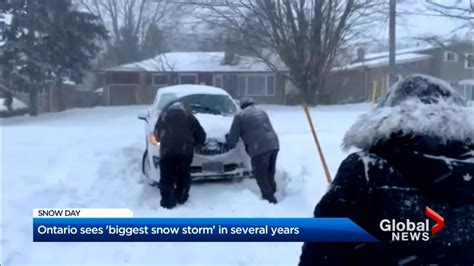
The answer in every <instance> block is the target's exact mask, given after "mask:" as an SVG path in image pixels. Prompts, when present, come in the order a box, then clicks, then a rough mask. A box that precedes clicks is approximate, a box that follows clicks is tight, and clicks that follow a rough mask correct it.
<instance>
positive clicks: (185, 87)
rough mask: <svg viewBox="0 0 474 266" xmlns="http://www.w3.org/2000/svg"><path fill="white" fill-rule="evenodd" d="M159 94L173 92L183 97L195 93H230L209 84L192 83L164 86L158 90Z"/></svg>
mask: <svg viewBox="0 0 474 266" xmlns="http://www.w3.org/2000/svg"><path fill="white" fill-rule="evenodd" d="M158 93H159V94H165V93H173V94H175V95H176V96H177V97H183V96H187V95H193V94H216V95H229V94H228V93H227V92H226V91H225V90H223V89H220V88H217V87H212V86H207V85H191V84H181V85H173V86H169V87H163V88H160V89H159V90H158Z"/></svg>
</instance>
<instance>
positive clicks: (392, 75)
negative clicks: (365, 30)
mask: <svg viewBox="0 0 474 266" xmlns="http://www.w3.org/2000/svg"><path fill="white" fill-rule="evenodd" d="M396 10H397V0H390V10H389V56H388V71H389V73H388V83H387V85H388V86H389V87H390V86H392V85H393V83H395V80H396V76H397V72H396V63H395V53H396V47H395V46H396V41H395V38H396V35H395V32H396V15H397V12H396Z"/></svg>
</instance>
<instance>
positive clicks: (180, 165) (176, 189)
mask: <svg viewBox="0 0 474 266" xmlns="http://www.w3.org/2000/svg"><path fill="white" fill-rule="evenodd" d="M192 161H193V155H192V154H191V155H181V154H169V155H165V156H163V157H162V158H160V174H161V179H160V194H161V202H160V204H161V206H162V207H164V208H169V209H170V208H173V207H174V206H176V204H177V203H179V204H183V203H185V202H186V201H187V200H188V197H189V189H190V187H191V173H190V171H191V163H192Z"/></svg>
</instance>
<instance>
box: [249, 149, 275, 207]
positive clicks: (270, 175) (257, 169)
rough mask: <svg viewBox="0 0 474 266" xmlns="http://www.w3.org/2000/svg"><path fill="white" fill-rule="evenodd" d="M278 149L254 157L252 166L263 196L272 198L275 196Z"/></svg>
mask: <svg viewBox="0 0 474 266" xmlns="http://www.w3.org/2000/svg"><path fill="white" fill-rule="evenodd" d="M277 155H278V150H272V151H269V152H265V153H262V154H258V155H255V156H253V157H252V168H253V173H254V175H255V179H257V184H258V186H259V187H260V191H261V192H262V197H263V198H264V199H266V200H271V199H272V198H274V197H275V192H276V182H275V167H276V159H277Z"/></svg>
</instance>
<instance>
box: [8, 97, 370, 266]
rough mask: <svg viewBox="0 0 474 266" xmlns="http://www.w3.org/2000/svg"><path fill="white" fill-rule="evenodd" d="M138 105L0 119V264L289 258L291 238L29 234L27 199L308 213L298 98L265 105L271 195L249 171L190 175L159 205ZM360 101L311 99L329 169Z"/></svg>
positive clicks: (315, 181) (154, 212) (231, 213)
mask: <svg viewBox="0 0 474 266" xmlns="http://www.w3.org/2000/svg"><path fill="white" fill-rule="evenodd" d="M144 108H145V106H130V107H97V108H92V109H74V110H69V111H65V112H61V113H50V114H42V115H40V116H38V117H34V118H29V117H17V118H10V119H3V120H0V122H1V124H2V126H1V128H0V139H1V141H2V143H1V147H2V153H1V155H0V156H1V157H0V163H1V165H0V166H1V169H2V171H1V172H2V174H1V178H2V182H1V183H2V194H1V198H2V200H3V204H2V211H3V219H2V224H1V227H2V233H3V242H2V251H3V259H2V260H1V261H0V263H1V264H2V265H30V264H35V265H36V264H42V265H52V264H54V265H71V264H88V265H106V264H110V265H117V264H127V263H128V264H133V265H137V264H149V265H150V264H160V265H172V264H173V265H179V264H182V265H183V264H193V265H216V264H219V265H222V264H232V265H256V264H260V265H262V264H265V265H295V264H297V261H298V258H299V254H300V248H301V243H33V242H32V209H33V208H114V207H117V208H119V207H120V208H130V209H132V210H133V211H134V214H135V216H143V217H308V216H311V215H312V211H313V208H314V205H315V203H316V202H317V201H318V200H319V199H320V197H321V196H322V194H323V193H324V192H325V190H326V187H327V184H326V181H325V177H324V175H323V170H322V167H321V163H320V161H319V158H318V155H317V152H316V147H315V144H314V142H313V139H312V136H311V133H310V130H309V126H308V124H307V121H306V118H305V115H304V112H303V110H302V108H301V107H282V106H265V109H267V110H268V112H269V114H270V116H271V120H272V121H273V124H274V126H275V129H276V131H277V132H278V133H279V136H280V142H281V151H280V154H279V157H278V166H277V170H278V176H277V181H278V194H277V198H278V200H279V201H280V203H279V204H278V205H270V204H268V203H267V202H266V201H263V200H261V198H260V192H259V190H258V187H257V184H256V182H255V180H244V181H243V182H240V183H238V182H217V183H216V182H213V183H203V184H194V185H193V186H192V188H191V196H190V200H189V201H188V202H187V203H186V204H185V205H183V206H179V207H177V208H175V209H173V210H166V209H163V208H161V207H159V193H158V191H157V190H156V189H154V188H151V187H149V186H146V185H143V184H141V183H139V179H140V175H141V173H140V160H141V155H142V151H143V148H144V133H143V124H142V123H143V122H142V121H139V120H138V119H137V118H136V114H137V113H139V112H140V111H142V110H143V109H144ZM369 109H370V106H369V105H367V104H357V105H346V106H326V107H317V108H314V109H312V116H313V120H314V122H315V126H316V129H317V131H318V134H319V137H320V140H321V142H322V146H323V149H324V151H325V154H326V159H327V161H328V163H329V167H330V170H331V173H332V175H333V176H334V175H335V173H336V170H337V167H338V165H339V163H340V162H341V161H342V160H343V159H344V158H345V156H346V154H344V153H343V152H342V151H341V149H340V144H341V140H342V137H343V135H344V133H345V131H346V130H347V129H348V128H349V127H350V126H351V124H352V123H353V122H354V121H355V119H356V118H357V116H358V115H359V114H361V113H363V112H365V111H368V110H369Z"/></svg>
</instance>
